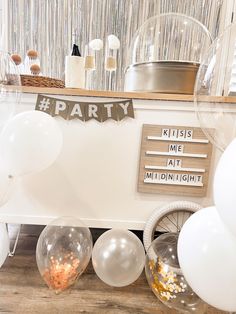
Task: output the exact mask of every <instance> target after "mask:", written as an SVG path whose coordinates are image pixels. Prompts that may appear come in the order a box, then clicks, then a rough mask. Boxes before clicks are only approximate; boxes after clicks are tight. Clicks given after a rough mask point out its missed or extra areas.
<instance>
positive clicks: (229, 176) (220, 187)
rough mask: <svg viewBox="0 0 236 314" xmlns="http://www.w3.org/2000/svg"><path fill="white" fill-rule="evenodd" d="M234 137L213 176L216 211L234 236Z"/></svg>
mask: <svg viewBox="0 0 236 314" xmlns="http://www.w3.org/2000/svg"><path fill="white" fill-rule="evenodd" d="M235 156H236V139H234V140H233V141H232V143H231V144H230V145H229V146H228V147H227V148H226V150H225V151H224V153H223V154H222V156H221V158H220V160H219V162H218V165H217V168H216V172H215V177H214V184H213V191H214V200H215V205H216V209H217V211H218V213H219V214H220V217H221V219H222V221H223V222H224V223H225V225H226V226H227V227H228V228H229V229H230V230H231V232H232V233H233V234H234V235H235V236H236V210H235V204H236V193H235V186H236V176H235V174H236V163H235Z"/></svg>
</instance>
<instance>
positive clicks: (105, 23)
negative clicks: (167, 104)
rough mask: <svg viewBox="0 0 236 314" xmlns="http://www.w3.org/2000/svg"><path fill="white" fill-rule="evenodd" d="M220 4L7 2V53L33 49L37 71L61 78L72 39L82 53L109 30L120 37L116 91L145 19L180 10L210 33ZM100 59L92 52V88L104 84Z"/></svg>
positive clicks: (191, 0)
mask: <svg viewBox="0 0 236 314" xmlns="http://www.w3.org/2000/svg"><path fill="white" fill-rule="evenodd" d="M222 3H223V0H198V1H196V0H159V1H158V0H141V1H140V0H66V1H65V0H7V7H8V13H7V14H8V29H7V31H8V45H7V46H8V51H9V52H17V53H19V54H21V55H22V56H25V53H26V51H27V50H28V49H36V50H37V51H38V52H39V56H40V61H41V67H42V73H43V74H44V75H46V76H50V77H56V78H63V76H64V59H65V55H67V54H69V53H70V51H71V46H72V42H73V39H74V38H76V42H77V43H78V44H79V46H80V49H81V52H82V54H84V53H85V45H87V44H88V42H89V41H90V40H92V39H94V38H101V39H103V40H104V42H105V41H106V38H107V36H108V35H109V34H114V35H116V36H118V38H119V39H120V41H121V49H120V50H119V53H118V68H117V71H116V74H115V76H116V79H115V80H113V82H112V89H113V90H122V89H123V81H124V80H123V78H124V70H125V67H126V65H127V57H128V48H129V45H130V43H131V40H132V37H133V35H134V33H135V31H136V30H137V29H138V28H139V27H140V26H141V25H142V24H143V23H144V22H145V21H146V20H147V19H148V18H150V17H152V16H154V15H157V14H160V13H166V12H180V13H183V14H187V15H189V16H192V17H194V18H196V19H198V20H199V21H201V22H202V23H203V24H205V25H206V26H207V27H208V29H209V30H210V32H211V33H212V36H213V37H216V35H217V33H218V26H219V19H220V14H221V11H222V10H221V9H222ZM104 59H105V49H103V50H102V51H100V52H98V53H97V61H98V62H97V70H96V71H94V73H92V75H91V78H90V79H91V84H90V86H91V88H93V89H106V87H107V86H108V85H107V84H108V76H109V74H108V73H106V72H105V70H104ZM113 75H114V73H113Z"/></svg>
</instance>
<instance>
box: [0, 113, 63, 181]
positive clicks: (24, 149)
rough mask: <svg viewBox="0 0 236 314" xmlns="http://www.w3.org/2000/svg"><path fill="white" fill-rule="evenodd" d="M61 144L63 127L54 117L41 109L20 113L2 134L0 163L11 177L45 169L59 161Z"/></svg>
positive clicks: (10, 121)
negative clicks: (61, 128) (60, 126)
mask: <svg viewBox="0 0 236 314" xmlns="http://www.w3.org/2000/svg"><path fill="white" fill-rule="evenodd" d="M62 143H63V138H62V133H61V130H60V128H59V126H58V125H57V122H56V121H55V120H54V119H53V118H52V117H51V116H49V115H48V114H46V113H44V112H41V111H26V112H23V113H19V114H17V115H16V116H14V117H13V118H12V119H10V120H9V121H8V123H7V124H6V125H5V126H4V128H3V131H2V133H1V136H0V156H1V162H2V163H3V165H4V167H5V169H6V170H7V171H8V173H9V174H10V175H12V176H19V175H25V174H30V173H33V172H38V171H42V170H43V169H45V168H47V167H49V166H50V165H51V164H52V163H53V162H54V161H55V160H56V158H57V157H58V155H59V153H60V151H61V148H62Z"/></svg>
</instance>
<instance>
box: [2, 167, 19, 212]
mask: <svg viewBox="0 0 236 314" xmlns="http://www.w3.org/2000/svg"><path fill="white" fill-rule="evenodd" d="M14 186H15V179H14V178H13V177H10V176H9V175H8V173H7V172H6V171H5V170H3V169H1V168H0V206H3V205H4V204H6V203H7V202H8V200H9V199H10V197H11V195H12V192H13V188H14Z"/></svg>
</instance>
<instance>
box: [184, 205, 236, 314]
mask: <svg viewBox="0 0 236 314" xmlns="http://www.w3.org/2000/svg"><path fill="white" fill-rule="evenodd" d="M178 258H179V263H180V267H181V269H182V271H183V274H184V276H185V278H186V280H187V282H188V283H189V285H190V286H191V288H192V289H193V291H194V292H195V293H196V294H197V295H198V296H199V297H200V298H201V299H203V300H204V301H205V302H207V303H209V304H210V305H212V306H214V307H216V308H218V309H221V310H223V311H229V312H231V311H236V292H235V283H236V241H235V238H234V236H232V234H231V233H230V232H229V231H228V229H227V228H226V227H225V225H224V224H223V223H222V221H221V219H220V216H219V214H218V212H217V210H216V208H215V207H209V208H205V209H201V210H199V211H198V212H196V213H195V214H193V215H192V216H191V217H190V218H189V219H188V220H187V222H186V223H185V224H184V226H183V228H182V230H181V232H180V235H179V241H178Z"/></svg>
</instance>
